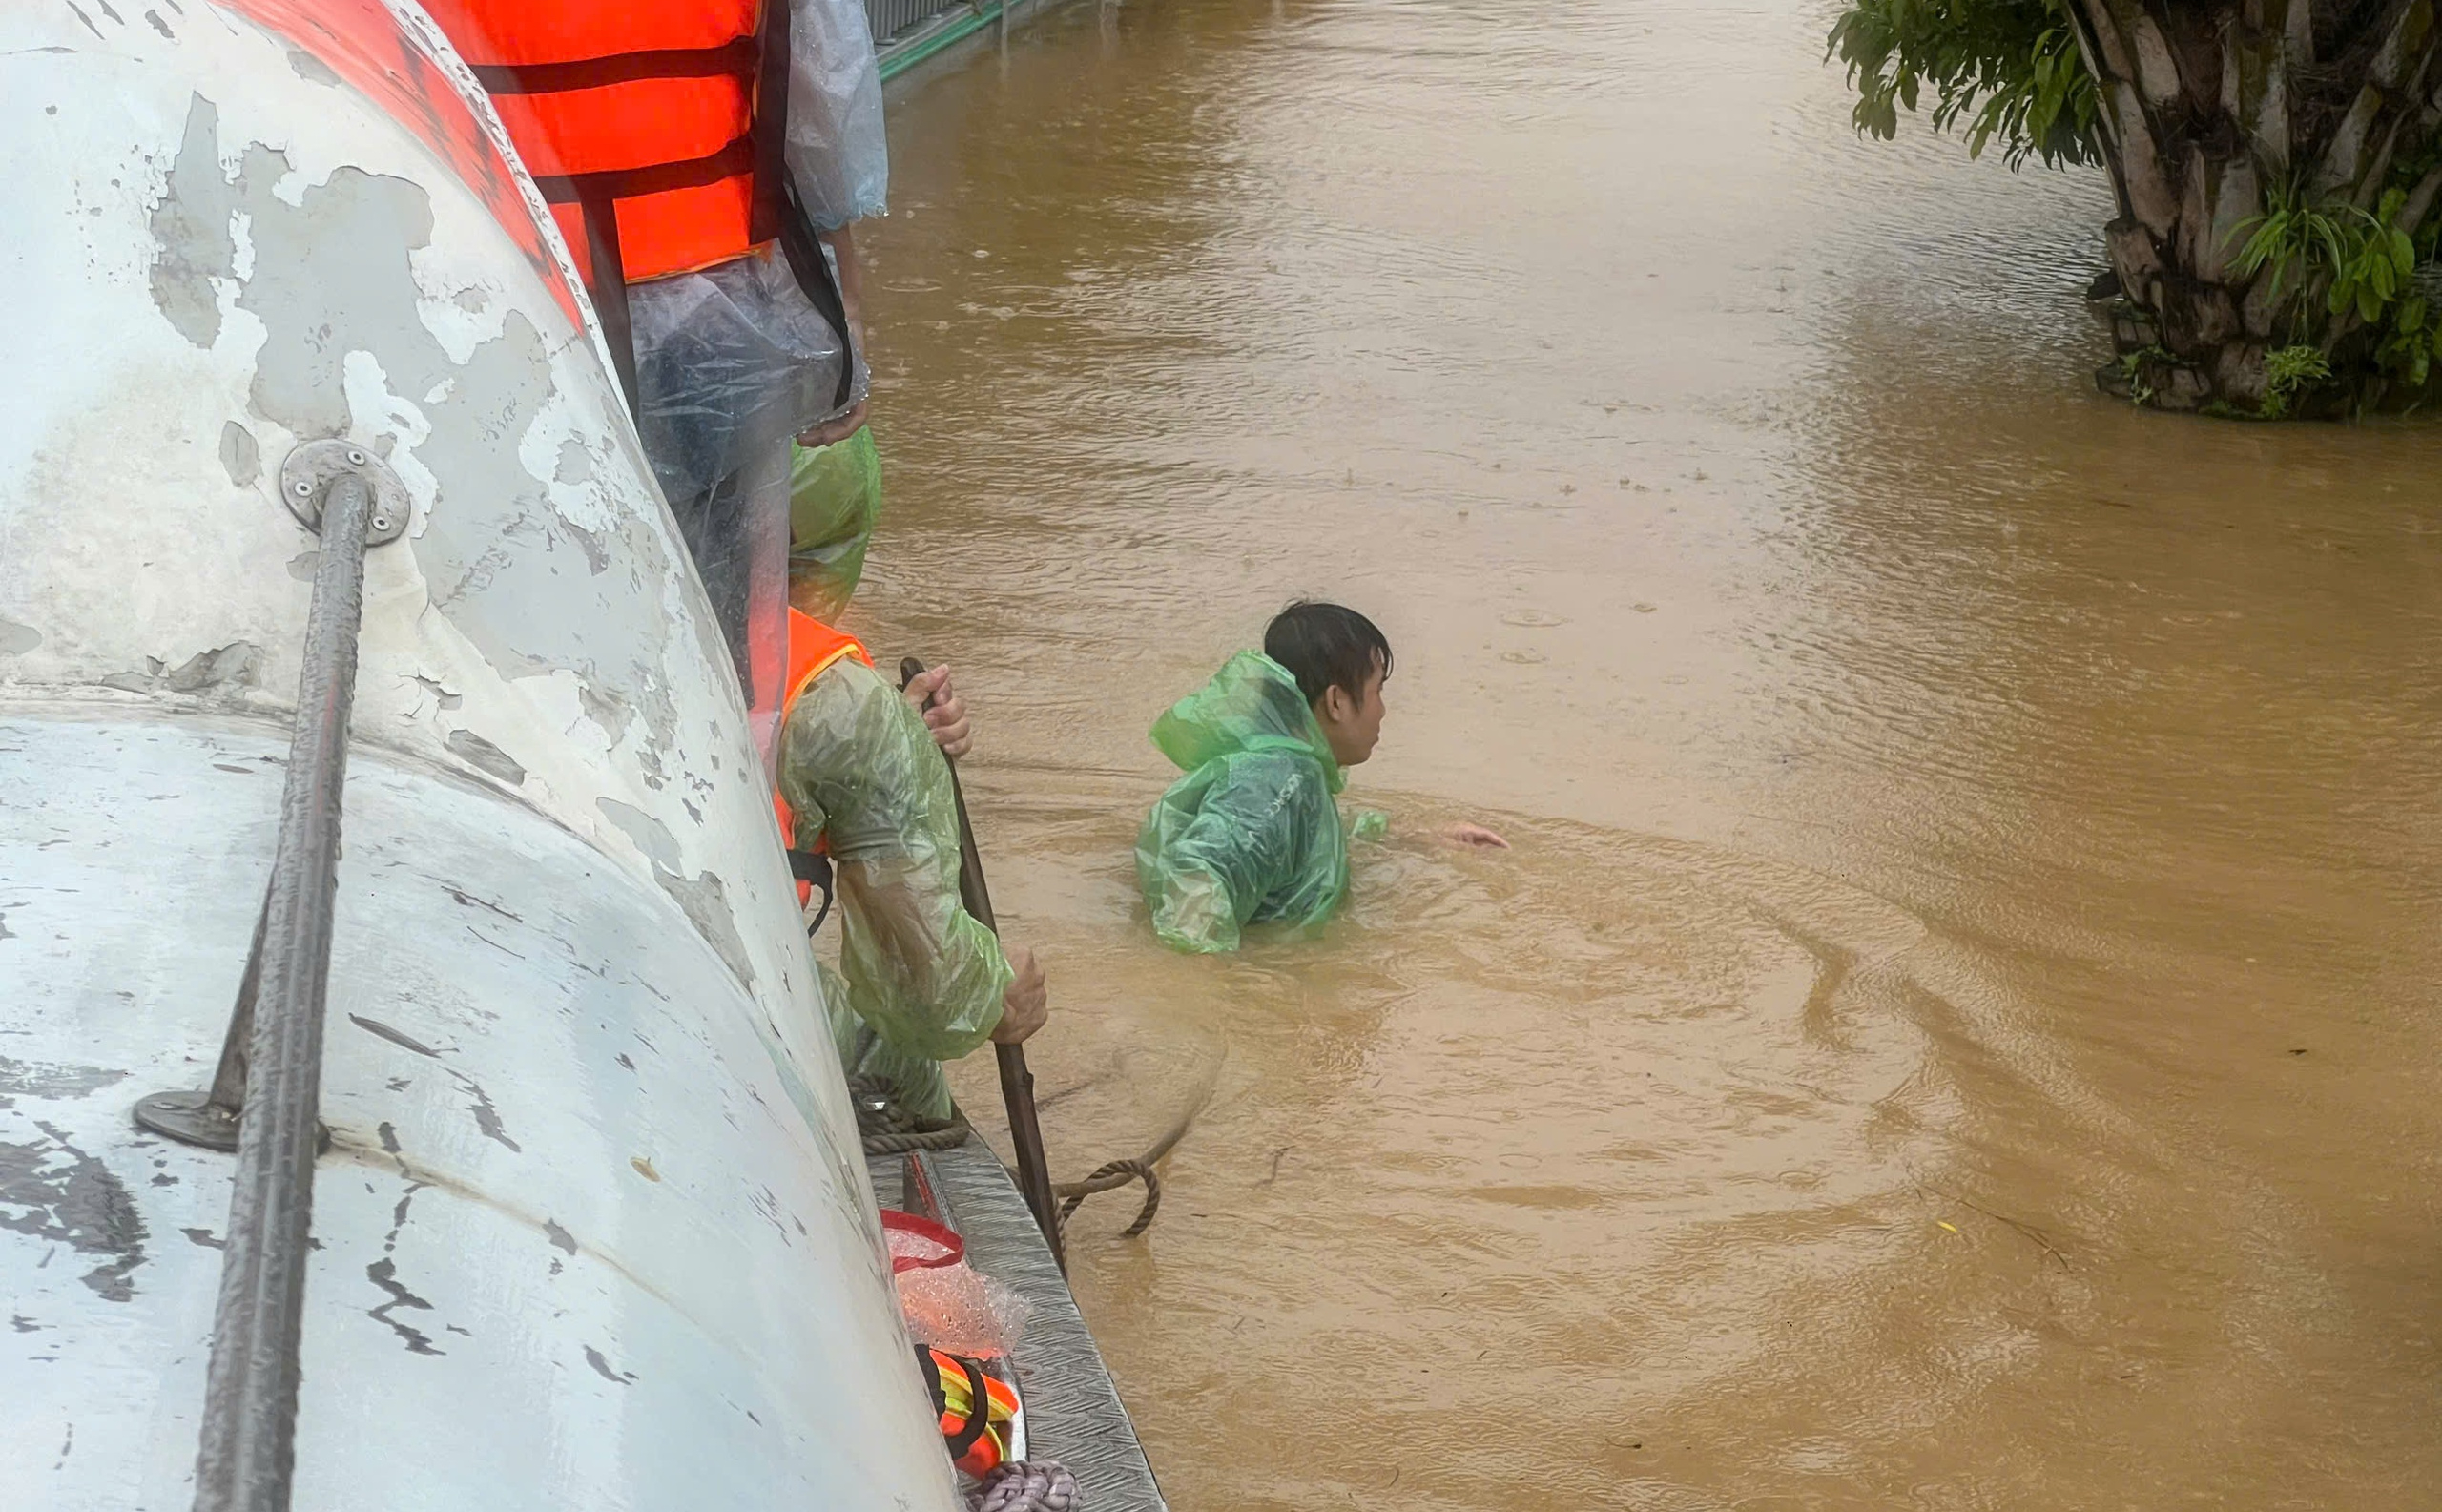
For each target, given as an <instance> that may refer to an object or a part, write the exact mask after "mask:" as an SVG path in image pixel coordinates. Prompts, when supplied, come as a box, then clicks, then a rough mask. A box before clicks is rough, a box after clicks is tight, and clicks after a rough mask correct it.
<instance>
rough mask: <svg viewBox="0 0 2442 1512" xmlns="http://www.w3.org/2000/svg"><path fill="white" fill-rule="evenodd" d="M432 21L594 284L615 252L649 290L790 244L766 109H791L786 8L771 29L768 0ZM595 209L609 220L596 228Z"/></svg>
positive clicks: (444, 1)
mask: <svg viewBox="0 0 2442 1512" xmlns="http://www.w3.org/2000/svg"><path fill="white" fill-rule="evenodd" d="M424 9H425V10H428V11H429V12H431V15H432V18H433V20H435V21H437V22H439V23H440V24H441V29H442V30H443V31H445V32H447V33H448V34H449V40H450V41H451V42H452V43H454V44H455V45H456V46H457V49H458V52H459V53H460V55H462V56H463V57H465V58H466V62H467V63H468V65H470V66H471V67H472V68H473V69H474V71H475V77H476V78H478V79H480V80H481V81H482V82H483V85H484V88H485V89H486V90H488V91H490V92H491V95H492V104H493V105H494V107H496V108H497V109H498V110H499V112H500V117H501V124H502V125H504V126H506V127H507V128H508V135H509V138H510V139H511V140H512V141H514V142H515V143H516V144H517V151H518V155H519V156H520V157H522V158H524V159H525V162H526V169H527V172H528V173H530V174H532V175H533V176H534V182H535V185H536V187H537V188H539V189H541V190H542V191H543V197H544V198H545V199H546V200H548V201H549V203H550V206H551V213H552V216H553V217H554V218H556V219H557V220H558V221H559V223H560V231H561V234H562V235H563V236H565V237H566V238H568V243H569V251H570V252H572V253H574V254H575V256H576V259H577V265H578V267H579V268H580V269H581V270H583V271H584V273H585V280H586V282H587V283H589V284H594V285H597V286H598V285H599V284H600V283H601V282H602V281H603V276H604V274H605V273H607V272H609V271H610V270H606V269H602V268H598V267H596V266H594V263H595V261H596V259H599V258H601V257H602V256H603V255H604V254H605V253H606V252H607V253H608V255H609V256H610V258H611V259H614V260H615V261H616V262H617V264H618V265H619V266H618V271H619V272H620V273H621V274H622V275H623V276H624V278H625V279H626V280H639V279H652V278H659V277H661V276H662V275H664V274H671V273H683V272H686V271H688V270H689V269H693V268H702V267H709V266H711V265H713V264H714V263H717V262H725V261H727V260H729V259H732V258H735V257H740V256H742V255H744V254H745V253H747V252H750V251H753V250H754V249H755V248H757V247H759V246H762V245H763V244H765V243H767V242H769V241H771V240H773V239H774V238H776V237H777V236H778V234H779V222H778V219H777V213H776V207H777V205H778V203H779V201H778V200H777V199H776V195H777V194H778V192H779V184H778V182H777V178H776V176H777V175H778V174H780V173H781V172H782V168H781V161H780V151H779V142H780V134H779V132H778V131H777V130H776V129H772V128H776V126H777V120H776V116H777V114H778V113H777V110H776V109H775V110H774V111H773V112H772V114H773V115H774V116H775V119H774V120H773V121H772V122H771V123H770V125H769V127H767V129H766V130H764V131H763V132H761V133H759V134H758V132H757V131H756V126H757V124H758V123H757V120H756V104H757V94H758V92H760V93H762V94H763V95H764V96H765V98H766V99H770V100H775V101H776V100H778V99H783V98H785V96H786V93H787V79H788V73H787V68H788V49H787V47H786V45H785V41H782V42H781V43H780V45H779V46H774V42H775V40H776V38H775V36H774V33H775V32H776V31H777V32H778V33H779V36H780V37H781V38H785V35H786V32H785V27H786V24H787V12H788V9H789V8H788V5H787V4H786V0H775V3H774V4H773V5H772V6H771V8H770V9H771V11H772V14H771V15H769V16H767V17H760V18H758V12H759V11H760V10H762V7H761V6H760V5H759V4H758V0H621V3H616V4H613V3H610V0H429V3H428V4H427V5H426V6H425V7H424ZM758 176H762V178H763V179H764V181H763V182H761V183H758V181H757V180H758ZM758 190H759V191H761V192H760V193H758ZM589 205H591V206H594V207H598V212H599V211H601V210H607V211H608V214H599V213H598V218H597V221H596V222H595V223H592V224H589V221H588V217H587V209H588V206H589ZM606 238H607V240H608V241H609V245H608V247H605V246H604V244H603V243H604V241H605V240H606ZM597 300H599V291H598V288H597Z"/></svg>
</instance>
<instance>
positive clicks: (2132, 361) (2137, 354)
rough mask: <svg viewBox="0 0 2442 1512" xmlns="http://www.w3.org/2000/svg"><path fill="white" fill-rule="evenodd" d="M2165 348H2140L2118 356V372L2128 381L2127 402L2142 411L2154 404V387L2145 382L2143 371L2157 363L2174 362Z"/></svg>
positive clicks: (2175, 359) (2173, 358)
mask: <svg viewBox="0 0 2442 1512" xmlns="http://www.w3.org/2000/svg"><path fill="white" fill-rule="evenodd" d="M2178 360H2179V359H2177V358H2175V357H2173V356H2172V355H2171V354H2170V351H2169V349H2168V348H2167V347H2163V346H2159V345H2157V346H2141V347H2139V348H2137V350H2135V351H2133V352H2122V353H2121V355H2120V371H2121V374H2122V375H2123V376H2125V377H2126V378H2127V380H2128V402H2129V403H2130V404H2134V405H2136V406H2137V407H2138V408H2140V409H2142V408H2144V407H2145V406H2146V405H2147V404H2152V403H2153V402H2154V385H2153V384H2151V383H2147V382H2146V381H2145V369H2147V368H2148V367H2151V366H2153V365H2154V364H2155V363H2157V362H2177V361H2178Z"/></svg>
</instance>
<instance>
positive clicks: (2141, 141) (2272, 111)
mask: <svg viewBox="0 0 2442 1512" xmlns="http://www.w3.org/2000/svg"><path fill="white" fill-rule="evenodd" d="M2435 6H2436V0H2065V4H2064V9H2065V10H2066V11H2067V12H2068V14H2069V17H2070V20H2071V23H2072V25H2073V26H2074V28H2075V30H2076V31H2077V35H2078V41H2079V46H2080V51H2081V52H2083V54H2084V57H2085V61H2086V66H2087V68H2088V70H2089V71H2090V72H2092V73H2093V74H2094V77H2095V81H2096V94H2097V101H2098V117H2099V119H2098V134H2097V135H2099V137H2100V139H2101V150H2102V156H2103V160H2104V162H2105V164H2106V166H2107V167H2108V168H2109V170H2110V173H2111V176H2112V178H2113V181H2114V183H2115V185H2116V187H2117V188H2118V190H2119V193H2120V202H2121V207H2122V213H2121V216H2120V217H2118V218H2116V219H2114V220H2113V221H2112V222H2111V223H2110V225H2109V226H2108V227H2107V228H2106V229H2105V238H2104V239H2105V245H2106V248H2107V250H2108V252H2109V256H2110V259H2111V264H2112V268H2113V270H2114V271H2115V272H2116V273H2118V275H2119V281H2120V286H2121V293H2122V295H2123V298H2124V300H2125V303H2124V304H2123V305H2122V306H2121V309H2120V310H2119V311H2118V313H2117V314H2116V317H2115V321H2114V332H2115V336H2116V338H2117V340H2118V343H2119V346H2120V350H2121V356H2122V357H2123V359H2131V361H2124V362H2117V363H2114V364H2112V365H2111V366H2109V367H2106V368H2105V369H2104V370H2103V372H2102V373H2101V374H2100V375H2098V376H2099V378H2101V379H2102V380H2103V381H2104V382H2105V385H2106V386H2114V385H2115V384H2117V385H2123V386H2124V385H2127V384H2129V383H2136V384H2142V386H2143V388H2144V389H2145V390H2146V391H2148V392H2149V393H2150V395H2151V396H2152V398H2153V400H2154V402H2155V403H2157V404H2161V405H2163V407H2165V408H2175V409H2195V408H2202V407H2204V406H2207V405H2212V404H2223V405H2228V406H2231V407H2235V408H2242V409H2253V408H2255V407H2257V406H2258V405H2259V404H2261V403H2262V402H2263V400H2264V398H2265V361H2264V359H2265V353H2266V351H2267V350H2269V349H2271V348H2273V347H2276V346H2287V345H2292V344H2300V343H2302V342H2307V343H2312V344H2315V345H2317V346H2320V347H2321V348H2322V349H2323V350H2324V352H2325V353H2326V354H2327V355H2328V356H2329V355H2331V354H2332V353H2333V352H2334V351H2335V350H2336V349H2338V348H2339V347H2340V346H2341V345H2342V344H2343V343H2346V342H2349V340H2350V339H2351V337H2352V336H2360V337H2361V339H2362V333H2360V332H2359V331H2358V329H2357V326H2356V322H2355V321H2354V318H2353V316H2352V315H2350V314H2349V313H2348V312H2344V313H2342V314H2340V315H2337V316H2335V315H2333V314H2331V313H2330V312H2329V311H2328V308H2327V307H2326V304H2325V301H2324V299H2323V293H2324V287H2323V285H2322V284H2321V283H2319V282H2318V281H2316V280H2313V279H2311V278H2308V277H2306V276H2304V272H2305V270H2299V269H2289V270H2287V272H2286V276H2284V277H2280V278H2275V277H2274V276H2273V275H2274V273H2275V270H2274V269H2272V268H2264V269H2259V270H2257V271H2255V272H2254V273H2252V274H2242V273H2241V272H2240V271H2239V255H2240V252H2241V249H2242V248H2243V247H2244V246H2245V242H2246V239H2247V230H2248V226H2249V223H2250V221H2252V220H2253V219H2254V218H2256V217H2261V216H2263V215H2264V214H2265V212H2266V202H2267V197H2268V196H2270V195H2271V194H2272V193H2273V192H2274V191H2275V190H2276V189H2281V188H2287V189H2290V190H2292V191H2293V192H2295V193H2298V194H2300V195H2302V196H2304V197H2306V198H2307V200H2308V201H2310V202H2312V203H2315V204H2319V205H2326V206H2339V205H2353V206H2356V207H2358V208H2360V209H2366V210H2370V209H2372V208H2373V207H2374V205H2375V203H2376V201H2377V199H2378V198H2379V197H2380V196H2381V194H2382V192H2383V190H2384V188H2385V186H2386V185H2387V184H2388V183H2390V180H2391V177H2392V172H2393V167H2394V158H2395V155H2396V154H2397V152H2398V151H2399V149H2400V146H2401V144H2402V142H2403V140H2404V139H2405V140H2409V141H2412V142H2418V143H2421V142H2423V141H2425V140H2426V139H2427V138H2428V137H2429V136H2430V135H2431V134H2432V131H2433V129H2434V127H2435V126H2436V125H2437V124H2442V112H2437V110H2436V108H2435V104H2434V100H2433V97H2432V94H2433V88H2434V83H2435V63H2436V53H2437V52H2438V51H2442V28H2438V27H2437V26H2436V15H2435ZM2437 192H2442V167H2437V168H2435V169H2434V170H2433V171H2432V172H2431V173H2428V174H2426V175H2424V176H2423V177H2422V178H2421V179H2419V180H2418V181H2417V182H2416V183H2415V185H2414V187H2413V191H2412V193H2411V198H2410V202H2409V204H2408V206H2407V207H2406V209H2405V210H2404V211H2403V212H2402V214H2401V217H2399V219H2397V220H2396V221H2394V224H2397V225H2399V226H2400V227H2401V229H2403V230H2405V231H2409V232H2411V233H2413V232H2414V230H2415V229H2416V227H2417V225H2419V224H2420V223H2422V221H2423V219H2424V218H2425V217H2426V216H2428V215H2429V214H2431V213H2432V209H2433V204H2434V200H2435V197H2436V194H2437ZM2411 217H2413V218H2411Z"/></svg>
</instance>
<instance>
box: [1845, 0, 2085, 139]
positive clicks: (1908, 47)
mask: <svg viewBox="0 0 2442 1512" xmlns="http://www.w3.org/2000/svg"><path fill="white" fill-rule="evenodd" d="M1825 53H1826V55H1827V56H1835V57H1837V58H1839V59H1840V61H1841V62H1842V63H1844V64H1846V65H1847V66H1848V71H1849V82H1850V84H1851V85H1852V86H1853V87H1854V88H1855V89H1856V92H1857V103H1856V107H1855V109H1854V110H1852V112H1851V113H1850V118H1851V119H1852V120H1853V121H1854V122H1855V123H1856V128H1857V130H1858V131H1860V132H1865V133H1871V134H1872V135H1875V136H1878V137H1881V138H1883V139H1884V140H1886V141H1887V140H1889V139H1890V138H1891V137H1893V136H1894V135H1897V133H1898V130H1899V112H1900V111H1901V110H1903V109H1904V110H1907V111H1909V112H1911V113H1913V112H1914V111H1916V110H1917V109H1918V108H1919V106H1920V104H1921V103H1922V101H1923V99H1924V97H1925V93H1926V91H1927V90H1928V88H1930V90H1931V91H1932V94H1933V124H1934V128H1935V130H1936V131H1948V130H1950V129H1952V128H1954V127H1956V126H1959V125H1961V124H1962V123H1964V125H1965V128H1966V132H1967V150H1968V154H1969V155H1970V156H1980V155H1982V154H1983V152H1984V149H1985V147H1986V146H1987V145H1988V144H1990V143H1991V142H1992V141H1994V140H1995V139H1996V138H1997V139H1998V140H1999V141H2000V143H2001V149H2002V152H2003V154H2004V155H2005V156H2006V158H2007V160H2008V162H2009V165H2010V166H2011V167H2012V168H2017V167H2019V166H2020V165H2022V164H2023V163H2024V162H2025V161H2026V160H2027V158H2028V157H2030V156H2040V157H2041V158H2042V159H2043V160H2044V162H2045V163H2046V164H2049V165H2051V166H2053V167H2056V168H2057V167H2059V166H2061V165H2063V164H2069V163H2091V162H2095V161H2097V160H2098V158H2097V155H2096V152H2095V142H2094V124H2095V85H2094V75H2092V74H2091V73H2089V72H2087V71H2086V65H2085V60H2084V58H2083V57H2081V56H2080V54H2079V52H2078V47H2077V39H2076V38H2075V37H2074V36H2073V35H2072V34H2071V33H2070V31H2069V29H2068V26H2067V24H2066V20H2065V18H2064V17H2063V16H2062V15H2061V14H2060V12H2059V5H2058V0H1853V3H1852V4H1851V6H1850V7H1849V9H1848V10H1846V11H1845V12H1843V13H1842V14H1841V16H1840V18H1839V20H1837V21H1836V22H1834V23H1833V24H1832V34H1831V37H1830V39H1829V41H1828V43H1827V45H1826V48H1825Z"/></svg>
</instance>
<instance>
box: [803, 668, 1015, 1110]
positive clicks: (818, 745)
mask: <svg viewBox="0 0 2442 1512" xmlns="http://www.w3.org/2000/svg"><path fill="white" fill-rule="evenodd" d="M779 759H780V769H779V781H780V796H781V797H784V798H786V799H788V802H789V807H790V808H791V809H793V810H794V811H795V812H796V815H797V843H798V844H800V845H811V844H812V843H813V841H814V837H815V835H816V834H817V832H818V833H820V834H821V835H822V837H823V838H824V839H825V841H826V842H827V844H828V846H829V849H830V853H831V864H832V867H833V874H834V877H835V878H836V882H835V885H836V886H837V888H838V903H839V915H840V943H839V966H840V975H842V976H844V977H845V978H846V979H847V980H846V983H845V985H844V986H842V984H840V983H839V982H838V981H837V980H836V979H834V980H827V981H826V982H825V983H824V986H825V987H826V988H828V989H829V990H827V991H826V992H825V993H824V994H823V996H824V998H825V1000H826V1001H827V1002H828V1003H829V1004H831V1005H832V1022H831V1032H832V1038H833V1042H834V1043H835V1044H836V1045H837V1046H838V1050H839V1059H840V1063H841V1064H842V1065H843V1066H845V1067H847V1071H848V1074H849V1075H850V1076H851V1077H861V1078H865V1079H869V1080H871V1081H874V1082H876V1083H878V1084H880V1086H881V1087H882V1088H883V1089H884V1090H885V1091H887V1092H888V1093H889V1094H890V1096H891V1100H892V1101H893V1102H895V1103H897V1104H898V1105H899V1106H900V1108H903V1109H904V1110H906V1111H907V1112H909V1113H911V1114H913V1115H914V1116H916V1117H917V1118H920V1119H926V1120H936V1121H938V1120H941V1119H945V1118H947V1117H949V1116H950V1090H949V1083H948V1081H947V1080H946V1079H945V1078H944V1077H943V1076H942V1067H941V1063H942V1062H943V1061H952V1060H956V1059H958V1058H959V1057H960V1056H962V1055H965V1054H966V1053H968V1052H969V1051H971V1050H973V1049H975V1048H977V1047H978V1046H982V1045H983V1042H984V1041H985V1040H986V1039H988V1038H990V1036H991V1033H992V1029H993V1026H994V1025H997V1024H999V1023H1000V1022H1001V995H1002V994H1003V993H1004V992H1006V991H1007V990H1008V987H1009V983H1010V981H1011V980H1012V978H1013V976H1014V975H1015V974H1014V973H1013V972H1012V971H1011V970H1010V969H1009V963H1008V962H1007V960H1006V959H1004V957H1003V955H1002V953H1001V942H1000V941H999V940H997V939H996V938H994V936H993V934H992V931H990V930H989V929H986V928H984V927H983V923H982V922H980V921H979V920H977V919H976V918H975V917H974V916H972V915H970V914H969V913H967V911H966V910H965V909H964V908H963V907H962V906H961V905H960V903H959V896H958V879H959V847H958V839H959V830H958V807H957V804H956V802H955V801H954V800H953V798H952V797H951V792H950V769H949V762H948V761H947V760H946V759H945V758H944V757H943V756H942V754H941V751H940V749H939V748H938V747H936V746H935V745H934V744H933V736H932V733H931V732H930V731H929V730H927V729H926V728H925V726H924V718H923V715H920V714H918V713H917V712H916V711H915V710H914V709H912V708H910V707H909V706H908V703H907V700H906V699H904V698H902V697H900V694H899V690H898V689H897V688H896V687H894V686H892V685H891V684H890V683H889V682H887V681H885V680H884V679H883V677H882V675H881V673H878V672H876V671H875V670H874V669H872V668H870V667H867V666H865V665H864V664H863V663H861V662H856V661H841V662H838V663H836V664H835V665H833V666H832V667H831V668H830V669H829V670H828V671H826V672H824V673H822V675H820V676H819V677H817V678H816V679H815V680H814V686H812V687H811V688H809V689H807V690H806V691H805V692H804V693H803V694H799V695H798V697H797V702H796V704H795V705H794V706H792V707H791V709H790V710H789V716H788V720H787V722H786V723H785V725H784V726H783V727H782V729H781V732H780V749H779ZM828 975H829V973H828V970H827V968H826V976H828Z"/></svg>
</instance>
